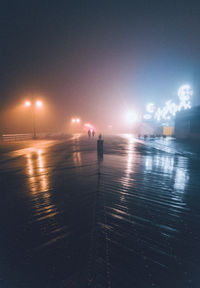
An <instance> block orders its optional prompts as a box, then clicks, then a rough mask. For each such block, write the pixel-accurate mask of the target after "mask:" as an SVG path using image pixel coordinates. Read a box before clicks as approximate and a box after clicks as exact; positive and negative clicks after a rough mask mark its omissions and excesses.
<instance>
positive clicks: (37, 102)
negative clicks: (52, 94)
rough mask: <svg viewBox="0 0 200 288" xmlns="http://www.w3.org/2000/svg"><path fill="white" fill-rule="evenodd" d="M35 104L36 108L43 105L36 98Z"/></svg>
mask: <svg viewBox="0 0 200 288" xmlns="http://www.w3.org/2000/svg"><path fill="white" fill-rule="evenodd" d="M36 106H37V107H38V108H42V106H43V103H42V101H40V100H37V101H36Z"/></svg>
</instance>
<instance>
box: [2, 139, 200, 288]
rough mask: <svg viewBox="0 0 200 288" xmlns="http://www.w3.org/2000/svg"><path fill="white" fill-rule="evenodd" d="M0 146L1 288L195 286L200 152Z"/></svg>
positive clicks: (126, 145)
mask: <svg viewBox="0 0 200 288" xmlns="http://www.w3.org/2000/svg"><path fill="white" fill-rule="evenodd" d="M104 147H105V154H104V159H101V160H100V159H98V158H97V153H96V139H88V138H87V137H85V136H81V135H74V136H73V137H70V138H69V139H68V140H66V141H60V142H59V141H42V140H40V141H39V140H38V141H26V142H19V143H17V144H12V143H11V144H10V143H6V144H5V143H4V144H0V155H1V158H0V187H1V188H0V191H1V201H0V215H1V217H0V223H1V226H0V227H1V233H0V287H3V288H4V287H5V288H18V287H20V288H21V287H26V288H29V287H30V288H32V287H44V288H46V287H48V288H49V287H69V288H70V287H78V288H82V287H97V288H98V287H99V288H100V287H109V288H110V287H113V288H118V287H120V288H121V287H125V288H126V287H127V288H128V287H137V288H149V287H159V288H162V287H164V288H165V287H166V288H167V287H176V288H179V287H180V288H186V287H191V288H199V287H200V181H199V179H200V148H199V147H198V145H197V144H193V145H191V144H188V143H181V142H177V141H175V140H174V139H160V140H156V139H147V140H145V141H144V140H137V139H135V138H134V137H133V136H132V135H121V136H110V137H106V138H105V139H104Z"/></svg>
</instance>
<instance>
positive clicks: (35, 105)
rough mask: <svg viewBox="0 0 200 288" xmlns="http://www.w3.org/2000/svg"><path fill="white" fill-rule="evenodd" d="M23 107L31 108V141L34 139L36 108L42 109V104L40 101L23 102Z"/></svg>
mask: <svg viewBox="0 0 200 288" xmlns="http://www.w3.org/2000/svg"><path fill="white" fill-rule="evenodd" d="M24 106H25V107H31V112H32V119H33V139H36V138H37V136H36V127H35V126H36V125H35V114H36V108H39V109H40V108H42V106H43V103H42V101H41V100H37V101H32V102H31V101H29V100H27V101H25V103H24Z"/></svg>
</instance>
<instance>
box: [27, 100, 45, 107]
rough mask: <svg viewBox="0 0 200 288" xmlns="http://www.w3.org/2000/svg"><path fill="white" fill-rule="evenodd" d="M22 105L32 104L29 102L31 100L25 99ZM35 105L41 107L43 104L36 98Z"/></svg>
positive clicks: (28, 105)
mask: <svg viewBox="0 0 200 288" xmlns="http://www.w3.org/2000/svg"><path fill="white" fill-rule="evenodd" d="M24 105H25V107H30V106H32V103H31V101H29V100H27V101H25V104H24ZM35 106H36V107H38V108H42V106H43V103H42V101H40V100H37V101H36V102H35Z"/></svg>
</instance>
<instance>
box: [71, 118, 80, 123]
mask: <svg viewBox="0 0 200 288" xmlns="http://www.w3.org/2000/svg"><path fill="white" fill-rule="evenodd" d="M80 121H81V120H80V118H72V123H80Z"/></svg>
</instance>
